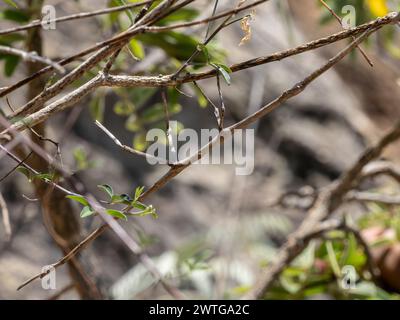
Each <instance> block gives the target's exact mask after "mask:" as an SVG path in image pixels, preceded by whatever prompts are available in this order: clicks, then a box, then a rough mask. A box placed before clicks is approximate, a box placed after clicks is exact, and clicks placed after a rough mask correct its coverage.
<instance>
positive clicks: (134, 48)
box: [129, 39, 145, 60]
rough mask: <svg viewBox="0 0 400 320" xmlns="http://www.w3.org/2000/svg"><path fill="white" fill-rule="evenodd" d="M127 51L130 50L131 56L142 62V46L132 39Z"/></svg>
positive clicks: (143, 55) (143, 54)
mask: <svg viewBox="0 0 400 320" xmlns="http://www.w3.org/2000/svg"><path fill="white" fill-rule="evenodd" d="M129 49H130V50H131V52H132V54H133V55H134V56H135V57H137V58H138V59H140V60H142V59H143V58H144V57H145V52H144V48H143V46H142V44H141V43H140V42H139V41H137V40H136V39H132V40H131V41H129Z"/></svg>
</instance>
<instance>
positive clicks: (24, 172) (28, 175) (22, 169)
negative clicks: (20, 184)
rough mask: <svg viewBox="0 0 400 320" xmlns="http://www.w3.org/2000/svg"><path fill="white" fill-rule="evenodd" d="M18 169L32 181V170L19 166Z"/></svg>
mask: <svg viewBox="0 0 400 320" xmlns="http://www.w3.org/2000/svg"><path fill="white" fill-rule="evenodd" d="M17 171H18V172H20V173H22V174H23V175H24V176H26V177H27V178H28V180H29V181H31V179H32V174H31V171H30V170H28V169H27V168H25V167H18V168H17Z"/></svg>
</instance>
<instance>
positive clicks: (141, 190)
mask: <svg viewBox="0 0 400 320" xmlns="http://www.w3.org/2000/svg"><path fill="white" fill-rule="evenodd" d="M143 191H144V187H137V188H136V190H135V201H137V200H138V199H139V198H140V196H141V195H142V193H143Z"/></svg>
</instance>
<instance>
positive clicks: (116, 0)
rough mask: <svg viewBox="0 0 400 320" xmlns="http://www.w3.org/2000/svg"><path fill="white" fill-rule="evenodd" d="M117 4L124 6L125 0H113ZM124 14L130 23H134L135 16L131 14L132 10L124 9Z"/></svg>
mask: <svg viewBox="0 0 400 320" xmlns="http://www.w3.org/2000/svg"><path fill="white" fill-rule="evenodd" d="M114 2H116V3H117V4H118V5H119V6H124V5H126V4H127V3H126V2H125V0H114ZM125 13H126V15H127V16H128V18H129V20H130V21H131V24H134V23H135V17H134V16H133V12H132V10H130V9H127V10H125Z"/></svg>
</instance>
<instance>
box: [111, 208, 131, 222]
mask: <svg viewBox="0 0 400 320" xmlns="http://www.w3.org/2000/svg"><path fill="white" fill-rule="evenodd" d="M106 212H107V213H108V214H109V215H110V216H113V217H116V218H119V219H123V220H128V218H127V216H126V215H125V214H123V213H122V212H121V211H118V210H112V209H107V210H106Z"/></svg>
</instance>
